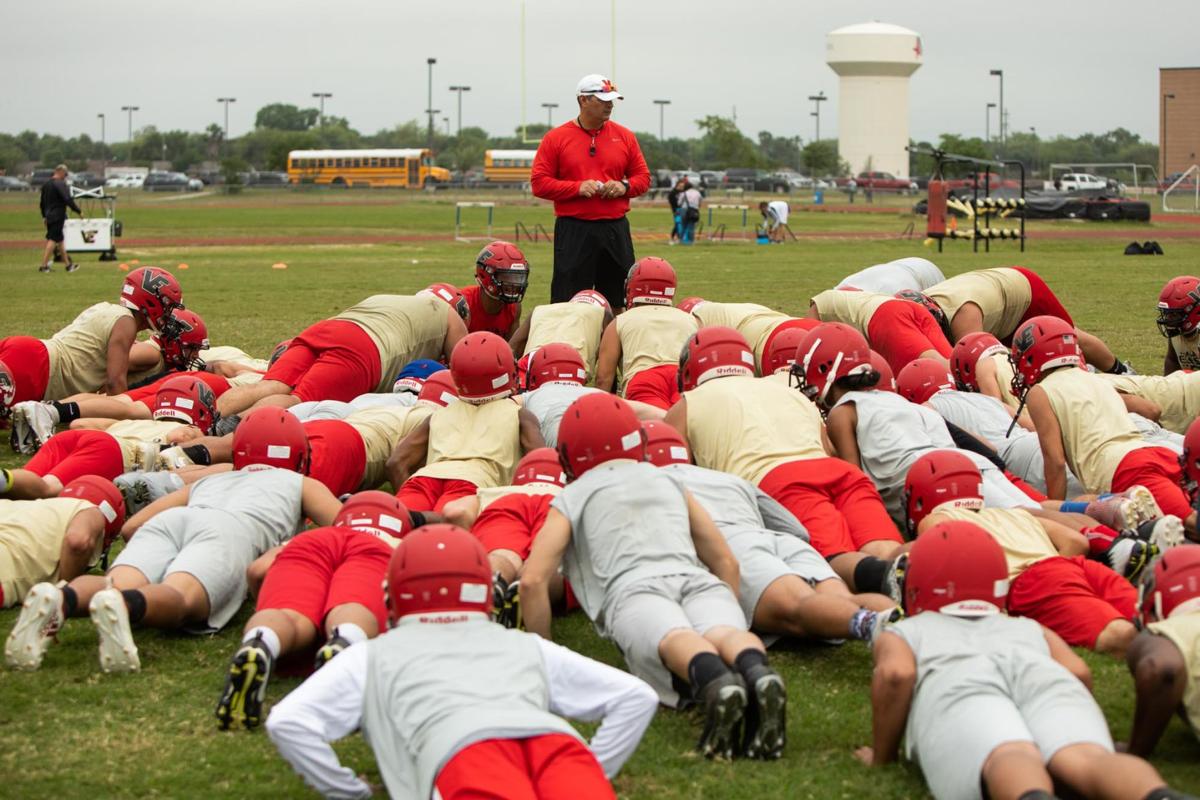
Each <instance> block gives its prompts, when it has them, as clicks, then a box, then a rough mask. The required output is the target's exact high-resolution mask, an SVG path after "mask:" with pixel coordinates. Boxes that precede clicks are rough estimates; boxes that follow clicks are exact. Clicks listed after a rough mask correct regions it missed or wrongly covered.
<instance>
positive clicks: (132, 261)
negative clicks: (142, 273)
mask: <svg viewBox="0 0 1200 800" xmlns="http://www.w3.org/2000/svg"><path fill="white" fill-rule="evenodd" d="M129 263H130V264H140V263H142V262H141V261H140V260H139V259H136V258H131V259H129Z"/></svg>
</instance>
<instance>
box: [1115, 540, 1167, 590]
mask: <svg viewBox="0 0 1200 800" xmlns="http://www.w3.org/2000/svg"><path fill="white" fill-rule="evenodd" d="M1104 555H1105V558H1107V559H1108V565H1109V566H1110V567H1112V569H1113V572H1116V573H1117V574H1119V575H1123V576H1124V577H1126V578H1128V579H1129V582H1130V583H1134V584H1136V583H1137V582H1138V581H1139V580H1140V579H1141V577H1142V573H1144V572H1145V571H1146V567H1148V566H1150V564H1152V563H1153V562H1154V559H1155V558H1157V557H1158V548H1157V547H1156V546H1155V545H1153V544H1151V543H1150V542H1146V541H1143V540H1141V539H1138V538H1137V537H1134V536H1122V537H1120V538H1119V539H1117V540H1116V541H1115V542H1113V543H1112V547H1109V548H1108V552H1107V553H1105V554H1104Z"/></svg>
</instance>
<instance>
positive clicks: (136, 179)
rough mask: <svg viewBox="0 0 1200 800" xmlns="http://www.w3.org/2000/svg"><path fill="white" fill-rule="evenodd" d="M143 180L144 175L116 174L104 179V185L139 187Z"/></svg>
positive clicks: (128, 187) (125, 187) (113, 187)
mask: <svg viewBox="0 0 1200 800" xmlns="http://www.w3.org/2000/svg"><path fill="white" fill-rule="evenodd" d="M145 180H146V178H145V176H144V175H117V176H115V177H112V178H109V179H108V180H106V181H105V182H104V185H105V186H106V187H107V188H109V189H141V188H142V183H144V182H145Z"/></svg>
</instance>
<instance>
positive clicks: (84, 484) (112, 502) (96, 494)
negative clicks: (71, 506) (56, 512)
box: [58, 475, 125, 546]
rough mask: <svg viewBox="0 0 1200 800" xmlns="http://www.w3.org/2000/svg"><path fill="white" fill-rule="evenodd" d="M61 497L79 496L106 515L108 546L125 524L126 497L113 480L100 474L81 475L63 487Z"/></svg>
mask: <svg viewBox="0 0 1200 800" xmlns="http://www.w3.org/2000/svg"><path fill="white" fill-rule="evenodd" d="M58 496H59V497H78V498H79V499H80V500H87V501H88V502H89V503H91V504H92V505H94V506H95V507H96V508H97V509H98V510H99V511H100V513H101V515H103V517H104V544H105V546H108V544H109V543H110V542H112V540H113V539H115V538H117V534H118V533H120V532H121V526H122V525H124V524H125V498H124V497H122V496H121V490H120V489H118V488H117V485H116V484H115V483H113V482H112V481H110V480H108V479H106V478H101V477H100V476H99V475H81V476H80V477H78V478H76V479H75V480H73V481H71V482H70V483H68V484H67V485H66V486H64V487H63V490H62V491H61V492H59V493H58Z"/></svg>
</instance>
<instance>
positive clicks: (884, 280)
mask: <svg viewBox="0 0 1200 800" xmlns="http://www.w3.org/2000/svg"><path fill="white" fill-rule="evenodd" d="M944 280H946V276H945V275H943V274H942V271H941V270H940V269H938V268H937V265H936V264H934V263H933V262H932V261H930V260H929V259H926V258H920V257H919V256H909V257H907V258H897V259H896V260H895V261H889V262H887V263H886V264H876V265H875V266H873V267H867V268H866V269H862V270H859V271H858V272H856V273H854V274H853V275H847V276H846V277H845V278H843V279H842V281H841V283H839V284H838V285H837V286H836V287H835V288H837V289H846V288H853V289H859V290H861V291H864V292H877V293H878V294H895V293H896V292H899V291H901V290H903V289H912V290H915V291H918V292H923V291H925V290H926V289H928V288H929V287H930V286H933V285H934V284H935V283H941V282H942V281H944Z"/></svg>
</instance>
